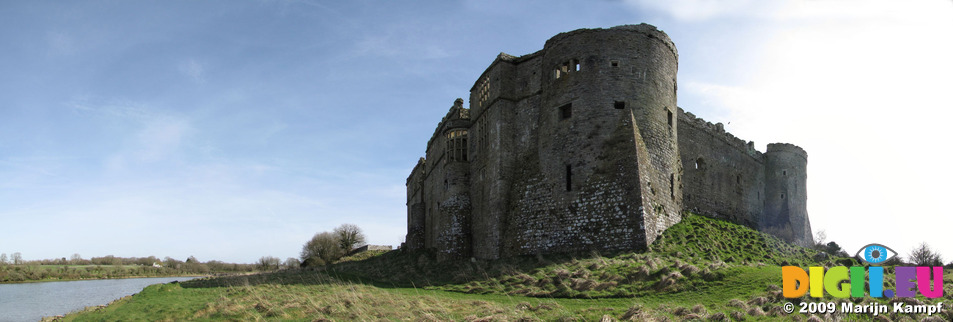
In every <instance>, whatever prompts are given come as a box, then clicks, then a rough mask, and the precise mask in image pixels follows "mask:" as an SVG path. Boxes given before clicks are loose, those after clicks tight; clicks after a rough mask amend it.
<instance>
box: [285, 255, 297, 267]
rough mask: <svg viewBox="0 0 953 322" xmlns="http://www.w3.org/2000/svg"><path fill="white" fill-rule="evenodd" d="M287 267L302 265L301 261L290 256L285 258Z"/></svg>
mask: <svg viewBox="0 0 953 322" xmlns="http://www.w3.org/2000/svg"><path fill="white" fill-rule="evenodd" d="M285 267H287V268H298V267H301V261H300V260H298V259H297V258H294V257H288V259H286V260H285Z"/></svg>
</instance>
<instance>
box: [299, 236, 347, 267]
mask: <svg viewBox="0 0 953 322" xmlns="http://www.w3.org/2000/svg"><path fill="white" fill-rule="evenodd" d="M341 256H344V252H343V251H342V250H341V242H340V240H338V236H337V235H335V234H332V233H329V232H322V233H318V234H315V235H314V237H311V240H309V241H308V242H307V243H305V244H304V247H302V249H301V261H303V262H304V264H305V266H314V265H326V264H330V263H332V262H334V260H336V259H338V258H341Z"/></svg>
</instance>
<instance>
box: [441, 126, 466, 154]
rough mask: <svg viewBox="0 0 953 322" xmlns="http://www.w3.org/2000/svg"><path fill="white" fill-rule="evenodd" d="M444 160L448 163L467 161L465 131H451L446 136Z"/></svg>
mask: <svg viewBox="0 0 953 322" xmlns="http://www.w3.org/2000/svg"><path fill="white" fill-rule="evenodd" d="M446 158H447V162H450V161H467V160H468V158H469V156H468V153H467V130H451V131H449V132H447V135H446Z"/></svg>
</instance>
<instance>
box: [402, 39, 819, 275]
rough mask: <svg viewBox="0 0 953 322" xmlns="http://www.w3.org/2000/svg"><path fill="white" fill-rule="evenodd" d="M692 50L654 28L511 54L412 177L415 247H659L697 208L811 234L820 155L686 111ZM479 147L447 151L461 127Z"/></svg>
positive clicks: (457, 108)
mask: <svg viewBox="0 0 953 322" xmlns="http://www.w3.org/2000/svg"><path fill="white" fill-rule="evenodd" d="M677 70H678V52H677V50H676V49H675V46H674V44H673V43H672V41H671V40H670V39H669V38H668V36H667V35H665V33H663V32H661V31H659V30H657V29H656V28H655V27H653V26H650V25H646V24H642V25H627V26H618V27H613V28H609V29H580V30H575V31H571V32H566V33H561V34H559V35H556V36H554V37H552V38H550V39H549V40H548V41H547V42H546V44H545V45H544V46H543V49H542V50H540V51H538V52H536V53H532V54H529V55H525V56H520V57H516V56H511V55H507V54H504V53H500V54H499V55H498V56H497V57H496V59H495V60H494V61H493V62H492V63H491V64H490V66H489V67H488V68H487V69H486V71H484V72H483V74H481V75H480V77H479V78H478V79H477V80H476V81H475V82H474V85H473V87H472V88H471V90H470V98H469V106H470V108H469V109H466V108H464V107H463V105H462V100H459V99H458V101H456V102H455V103H454V106H453V107H451V109H450V111H449V112H448V113H447V115H446V116H444V117H443V119H442V120H441V121H440V123H438V125H437V129H436V130H435V131H434V134H433V136H432V137H431V139H430V140H429V141H428V142H427V149H426V158H425V159H422V160H421V161H420V162H418V165H417V166H416V167H415V168H414V170H413V171H412V172H411V175H410V177H409V178H408V180H407V206H408V213H407V216H408V235H407V243H406V246H407V249H411V250H413V249H430V250H434V251H436V252H437V254H438V255H439V258H441V259H446V258H462V257H469V256H473V257H476V258H482V259H493V258H499V257H507V256H516V255H531V254H539V253H553V252H578V251H588V250H612V249H633V250H641V249H646V248H647V247H648V245H650V244H651V243H652V242H654V240H655V239H656V238H657V237H658V236H659V235H660V234H661V233H662V232H663V231H665V230H666V229H667V228H668V227H670V226H671V225H674V224H675V223H678V222H679V221H680V220H681V213H682V211H683V210H690V211H693V212H696V213H699V214H702V215H706V216H711V217H715V218H721V219H726V220H729V221H732V222H735V223H739V224H743V225H747V226H749V227H753V228H758V229H760V230H762V231H767V232H770V233H772V234H776V235H778V236H781V237H782V238H784V239H786V240H788V241H792V242H797V243H802V244H803V243H806V241H807V240H808V239H809V238H810V236H811V228H810V222H809V220H808V218H807V211H806V191H804V188H805V186H804V185H805V182H806V162H807V161H806V158H807V155H806V153H805V152H804V151H803V150H802V149H800V148H798V147H796V146H793V145H789V144H772V145H769V147H768V152H765V153H764V154H762V153H760V152H758V151H756V150H755V149H754V147H753V143H751V142H745V141H743V140H741V139H738V138H735V137H734V136H733V135H731V134H730V133H727V132H725V131H724V127H723V126H722V125H721V124H711V123H709V122H706V121H704V120H702V119H699V118H696V117H695V116H694V115H692V114H691V113H685V112H684V111H683V110H681V109H679V108H677V101H676V91H677V79H676V74H677ZM461 129H465V130H466V131H467V132H468V145H467V147H468V151H469V154H468V156H469V157H468V158H466V159H465V160H448V159H446V153H445V149H446V145H447V143H446V140H445V136H446V134H447V133H448V132H449V131H456V130H461Z"/></svg>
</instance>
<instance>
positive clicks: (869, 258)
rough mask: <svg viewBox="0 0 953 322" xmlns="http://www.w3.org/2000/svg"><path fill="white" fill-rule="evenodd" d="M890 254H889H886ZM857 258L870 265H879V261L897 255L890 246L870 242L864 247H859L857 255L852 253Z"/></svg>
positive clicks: (884, 260)
mask: <svg viewBox="0 0 953 322" xmlns="http://www.w3.org/2000/svg"><path fill="white" fill-rule="evenodd" d="M887 254H891V255H889V256H888V255H887ZM854 256H855V257H857V258H860V259H861V260H863V261H865V262H867V263H868V264H871V265H879V264H880V263H883V262H886V261H888V260H890V259H891V258H894V257H896V256H897V252H895V251H894V250H893V249H890V247H887V246H884V245H881V244H870V245H867V246H864V247H861V248H860V250H858V251H857V255H854Z"/></svg>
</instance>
